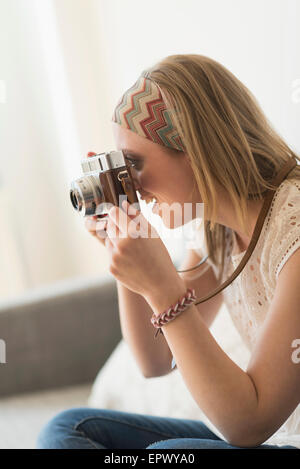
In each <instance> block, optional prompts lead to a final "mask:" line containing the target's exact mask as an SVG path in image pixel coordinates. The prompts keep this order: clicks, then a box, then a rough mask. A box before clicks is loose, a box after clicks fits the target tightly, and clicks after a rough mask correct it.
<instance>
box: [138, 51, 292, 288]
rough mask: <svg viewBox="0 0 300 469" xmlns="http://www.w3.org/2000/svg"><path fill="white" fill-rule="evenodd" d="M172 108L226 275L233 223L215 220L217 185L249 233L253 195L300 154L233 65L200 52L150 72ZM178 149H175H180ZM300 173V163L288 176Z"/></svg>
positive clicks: (212, 251)
mask: <svg viewBox="0 0 300 469" xmlns="http://www.w3.org/2000/svg"><path fill="white" fill-rule="evenodd" d="M147 72H148V74H147V76H148V77H149V78H150V79H151V80H153V81H154V82H155V83H156V84H157V85H158V87H159V88H160V90H161V92H162V95H163V97H164V99H165V101H166V103H167V105H168V109H169V110H170V112H172V115H173V118H174V121H175V123H176V125H177V128H178V131H179V134H180V136H181V138H182V141H183V143H184V145H185V148H186V152H187V154H188V155H189V157H190V160H191V168H192V170H193V173H194V176H195V181H196V185H197V187H198V190H199V193H200V194H201V198H202V201H203V203H204V207H205V214H206V215H205V218H206V220H205V221H204V224H205V237H206V245H207V249H208V254H209V256H210V258H211V260H212V262H213V263H214V264H215V265H217V266H218V267H219V279H220V278H221V277H222V275H223V269H224V256H225V253H224V251H225V232H226V227H225V226H224V225H221V224H219V223H217V222H216V211H217V206H218V205H217V204H218V197H217V190H216V184H215V182H218V183H219V184H220V185H221V186H222V187H224V188H225V189H226V191H227V193H228V195H229V197H230V199H231V201H232V203H233V207H234V210H235V214H236V217H237V219H238V221H239V223H240V224H241V226H242V227H243V229H244V230H245V231H247V228H246V217H247V211H246V208H247V200H249V199H255V200H258V199H259V200H262V199H263V193H264V192H265V191H266V190H268V189H275V186H273V185H272V184H271V183H270V181H271V180H272V178H273V177H274V176H275V175H276V173H277V172H278V170H279V169H280V168H281V167H282V166H283V165H284V163H285V162H286V161H287V160H288V158H290V157H291V156H294V157H295V158H296V159H297V160H298V161H300V158H299V156H298V155H296V154H295V153H294V151H292V149H291V148H290V147H289V146H288V145H287V144H286V143H285V142H284V140H283V139H282V138H281V137H280V136H279V134H278V133H277V132H276V131H275V130H274V129H273V127H272V126H271V124H270V123H269V121H268V120H267V118H266V116H265V115H264V113H263V111H262V110H261V108H260V105H259V104H258V102H257V100H256V98H255V97H254V96H253V95H252V93H251V92H250V91H249V90H248V88H247V87H246V86H245V85H243V83H241V82H240V81H239V80H238V79H237V78H236V77H235V76H234V75H233V74H232V73H231V72H230V71H229V70H227V69H226V68H225V67H224V66H223V65H221V64H220V63H218V62H216V61H215V60H212V59H211V58H209V57H206V56H203V55H198V54H180V55H170V56H168V57H166V58H164V59H163V60H161V61H159V62H158V63H157V64H155V65H154V66H152V67H151V68H148V69H147ZM174 151H176V150H174ZM292 177H293V178H294V177H297V178H300V166H299V165H297V167H296V168H294V169H293V170H292V171H291V172H290V173H289V175H288V178H292Z"/></svg>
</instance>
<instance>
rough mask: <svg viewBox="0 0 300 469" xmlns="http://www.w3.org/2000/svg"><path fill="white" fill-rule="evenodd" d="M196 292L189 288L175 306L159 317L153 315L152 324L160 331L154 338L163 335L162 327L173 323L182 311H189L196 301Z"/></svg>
mask: <svg viewBox="0 0 300 469" xmlns="http://www.w3.org/2000/svg"><path fill="white" fill-rule="evenodd" d="M196 299H197V298H196V296H195V290H194V289H191V288H188V289H187V291H186V293H185V294H184V296H183V297H182V298H180V299H179V300H178V301H177V303H176V304H175V305H174V306H171V307H170V308H168V309H167V310H165V311H163V312H162V313H161V314H159V315H158V316H155V314H153V316H152V318H151V322H152V324H153V326H154V327H156V328H157V329H158V330H157V331H156V333H155V335H154V337H155V338H156V336H157V334H158V333H161V334H162V330H161V326H164V325H165V324H167V323H168V322H170V321H173V319H175V318H176V317H177V316H178V315H179V314H180V313H182V311H184V310H185V309H187V308H188V307H189V306H190V305H191V304H192V303H194V302H195V301H196Z"/></svg>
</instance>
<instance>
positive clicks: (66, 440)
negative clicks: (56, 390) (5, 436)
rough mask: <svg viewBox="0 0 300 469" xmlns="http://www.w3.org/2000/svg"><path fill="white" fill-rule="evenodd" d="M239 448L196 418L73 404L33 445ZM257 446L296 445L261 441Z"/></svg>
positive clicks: (75, 447)
mask: <svg viewBox="0 0 300 469" xmlns="http://www.w3.org/2000/svg"><path fill="white" fill-rule="evenodd" d="M145 448H146V449H188V448H189V449H202V448H203V449H206V448H213V449H218V448H220V449H234V448H236V449H240V447H238V446H232V445H230V444H228V443H227V442H226V441H224V440H222V439H220V438H219V437H218V436H217V435H215V434H214V433H213V432H212V431H211V430H209V428H208V427H207V426H206V425H205V424H204V423H203V422H201V421H199V420H187V419H177V418H170V417H156V416H152V415H142V414H135V413H129V412H121V411H118V410H110V409H96V408H91V407H74V408H70V409H67V410H64V411H62V412H59V413H58V414H56V415H55V416H54V417H53V418H52V419H51V420H49V421H48V422H47V423H46V424H45V425H44V426H43V427H42V429H41V430H40V432H39V434H38V438H37V442H36V449H145ZM255 448H256V449H278V448H290V449H298V448H295V447H294V446H289V445H288V446H281V447H279V446H273V445H265V444H263V445H260V446H257V447H255Z"/></svg>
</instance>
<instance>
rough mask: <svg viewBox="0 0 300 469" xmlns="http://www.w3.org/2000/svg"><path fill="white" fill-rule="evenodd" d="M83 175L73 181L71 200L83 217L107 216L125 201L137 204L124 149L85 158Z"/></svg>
mask: <svg viewBox="0 0 300 469" xmlns="http://www.w3.org/2000/svg"><path fill="white" fill-rule="evenodd" d="M81 167H82V171H83V176H82V177H81V178H79V179H76V180H74V181H72V182H71V188H70V199H71V203H72V205H73V207H74V209H75V210H77V211H78V212H79V213H80V214H81V215H82V216H83V217H87V216H95V215H97V216H98V217H99V218H101V217H104V216H106V215H107V213H108V211H109V209H110V208H111V207H112V205H116V206H118V207H121V203H122V201H123V200H128V202H129V204H133V203H134V204H137V205H135V207H136V208H137V209H139V200H138V197H137V194H136V190H135V186H134V182H133V178H132V174H131V171H130V165H129V164H127V163H126V160H125V157H124V154H123V152H122V151H110V152H105V153H99V154H97V155H95V156H92V157H89V158H85V159H83V160H81Z"/></svg>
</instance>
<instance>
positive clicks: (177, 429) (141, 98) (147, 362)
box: [37, 54, 300, 449]
mask: <svg viewBox="0 0 300 469" xmlns="http://www.w3.org/2000/svg"><path fill="white" fill-rule="evenodd" d="M113 132H114V137H115V141H116V145H117V148H118V149H119V150H122V151H123V152H124V154H125V155H126V158H127V159H128V163H129V164H131V169H132V175H133V177H134V180H135V183H136V188H137V190H138V191H139V192H140V194H141V196H142V197H143V198H144V199H145V200H146V201H148V200H151V199H152V198H155V199H156V200H157V204H156V205H155V208H154V211H155V213H158V214H159V215H160V216H161V217H162V220H163V222H164V223H165V225H167V226H168V227H169V228H171V229H172V228H174V227H176V226H179V225H180V224H183V221H182V219H181V218H180V214H181V213H180V212H181V209H183V208H185V204H188V206H189V208H190V210H189V211H185V213H184V216H185V218H184V223H187V222H188V221H190V220H192V219H193V218H195V217H196V216H197V204H204V214H205V216H204V223H205V244H206V249H207V252H208V254H209V262H210V264H208V265H209V268H208V269H207V265H206V267H205V266H201V267H200V268H199V271H200V273H202V275H197V276H192V275H190V274H187V273H181V274H180V273H178V272H177V271H176V269H175V267H174V265H173V263H172V261H171V259H170V256H169V254H168V251H167V250H166V248H165V246H164V244H163V242H162V241H161V239H160V238H159V237H158V236H156V235H157V233H156V232H155V230H152V232H151V236H148V237H146V236H139V237H137V236H135V234H136V232H138V231H139V230H140V231H142V232H143V233H146V234H147V235H148V234H149V229H150V231H151V228H153V227H151V226H150V225H149V224H148V223H147V221H146V219H145V218H144V217H143V216H142V214H141V213H140V212H139V211H138V210H134V208H135V207H133V206H129V205H128V204H124V205H122V207H113V208H112V209H111V210H110V211H109V217H108V221H103V220H102V221H100V222H98V223H97V222H96V220H95V219H92V220H89V221H88V222H86V226H87V228H88V230H89V231H90V232H91V233H92V234H93V235H94V236H98V238H99V240H100V241H101V243H102V244H103V245H105V246H106V248H107V249H108V251H109V254H110V272H111V273H112V274H113V275H114V277H115V278H116V280H117V287H118V295H119V309H120V320H121V327H122V333H123V337H124V339H125V340H126V341H127V343H128V344H129V345H130V347H131V350H132V352H133V354H134V356H135V358H136V360H137V362H138V364H139V367H140V369H141V372H142V373H143V375H144V376H146V377H153V376H162V375H164V374H167V373H169V372H170V371H171V370H172V368H171V360H172V357H174V358H175V361H176V365H177V367H178V369H179V371H180V373H181V375H182V378H183V379H184V381H185V384H186V386H187V387H188V389H189V391H190V393H191V394H192V396H193V398H194V399H195V401H196V402H197V404H198V405H199V407H200V408H201V410H202V411H203V412H204V413H205V414H206V416H207V417H208V418H209V420H210V421H211V422H212V423H213V424H214V425H215V427H216V428H217V429H218V430H219V431H220V434H221V435H223V437H224V438H223V439H222V438H220V437H219V436H217V435H216V434H214V433H213V432H212V431H211V430H210V429H208V428H207V427H206V426H205V425H204V423H203V422H201V421H198V420H186V419H174V418H166V417H154V416H149V415H139V414H133V413H126V412H119V411H117V410H109V409H94V408H88V407H83V408H72V409H67V410H65V411H63V412H60V413H59V414H57V415H56V416H54V417H53V419H51V420H50V421H49V422H48V423H47V424H46V425H45V427H44V428H43V429H42V430H41V432H40V434H39V437H38V441H37V447H38V448H91V449H92V448H99V449H100V448H102V449H103V448H109V449H112V448H114V449H116V448H121V449H125V448H147V449H167V448H172V449H184V448H193V449H196V448H220V449H221V448H228V449H230V448H259V449H269V448H280V447H284V448H300V418H299V416H300V406H299V405H298V404H299V401H300V391H299V390H300V364H299V361H300V360H298V358H299V357H300V350H299V344H300V296H299V274H300V249H298V248H299V247H300V168H299V166H296V167H295V168H294V169H293V170H292V171H291V172H290V173H289V174H288V177H287V178H286V179H285V180H284V181H283V182H282V183H281V184H280V186H279V187H278V188H277V189H276V192H275V195H274V198H273V201H272V205H271V207H270V209H269V212H268V215H267V217H266V219H265V222H264V226H263V229H262V231H261V234H260V237H259V240H258V243H257V245H256V247H255V250H254V252H253V253H252V256H251V258H250V259H249V261H248V264H247V265H246V267H245V268H244V270H243V271H242V273H241V274H240V276H239V277H238V278H237V280H236V281H235V282H233V283H232V284H231V285H230V286H229V287H227V288H226V289H225V290H224V292H221V293H219V294H218V295H216V296H215V297H213V298H212V299H210V300H209V301H207V302H204V303H201V304H199V305H198V306H196V305H195V304H193V302H192V303H191V304H189V305H188V306H185V308H186V311H185V312H183V313H182V312H181V313H180V314H178V315H177V316H176V317H175V318H173V320H172V321H169V322H167V323H166V324H164V325H163V326H162V327H161V331H162V333H161V334H159V335H158V336H157V338H156V339H154V334H153V332H155V328H156V329H157V324H156V326H155V328H154V327H153V325H155V320H158V319H157V318H158V317H159V315H160V314H161V313H162V312H163V311H165V310H166V309H168V308H169V307H170V305H174V304H175V302H178V301H180V299H181V298H184V295H185V294H186V292H187V288H190V289H191V290H193V289H194V292H195V294H196V297H197V298H201V297H202V296H204V294H207V293H208V292H209V291H211V290H213V289H214V288H216V287H217V285H218V284H219V282H220V281H222V280H224V279H226V278H228V276H229V275H230V274H231V273H232V271H233V270H234V268H235V267H236V266H237V265H238V263H239V261H240V260H241V258H242V257H243V254H244V252H245V251H246V249H247V247H248V245H249V243H250V240H251V237H252V234H253V231H254V227H255V224H256V221H257V218H258V215H259V212H260V210H261V207H262V205H263V200H264V193H265V192H266V190H268V189H275V187H274V186H273V185H272V184H271V181H272V179H273V178H274V176H275V175H276V174H277V173H278V171H279V170H280V168H281V167H282V166H283V165H284V164H285V163H286V162H287V161H288V159H289V158H291V157H294V158H296V159H298V157H297V156H296V155H295V153H294V152H293V151H292V150H291V149H290V148H289V146H288V145H287V144H286V143H285V142H284V141H283V140H282V139H281V138H280V136H279V135H278V134H277V133H276V132H275V131H274V130H273V128H272V127H271V125H270V124H269V123H268V121H267V120H266V118H265V116H264V114H263V112H262V111H261V110H260V108H259V105H258V104H257V102H256V101H255V98H254V97H253V96H252V95H251V93H250V92H249V90H248V89H247V88H246V87H245V86H244V85H243V84H242V83H241V82H240V81H239V80H238V79H237V78H236V77H235V76H234V75H233V74H232V73H230V72H229V71H228V70H227V69H226V68H225V67H223V66H222V65H221V64H219V63H217V62H216V61H214V60H212V59H210V58H208V57H204V56H201V55H188V54H187V55H173V56H169V57H167V58H165V59H164V60H162V61H161V62H159V63H158V64H156V65H155V66H153V67H152V68H150V69H149V70H147V71H145V72H143V73H142V74H141V76H140V77H139V79H138V80H137V82H136V83H135V84H134V85H133V86H132V87H131V88H130V89H129V90H127V91H126V92H125V93H124V95H123V96H122V98H121V100H120V101H119V103H118V104H117V106H116V109H115V111H114V114H113ZM91 154H94V153H90V154H89V155H91ZM170 206H172V207H173V206H175V209H174V210H173V211H171V212H172V213H171V216H170V211H169V210H167V209H168V208H169V207H170ZM186 212H187V213H186ZM88 223H89V224H88ZM153 234H154V235H153ZM199 256H200V257H199ZM200 258H201V252H199V251H197V250H195V249H191V250H190V253H189V255H188V257H187V258H186V259H185V261H184V263H183V265H182V266H181V269H188V268H189V267H192V266H194V265H195V264H196V263H197V262H199V260H200ZM210 267H211V268H210ZM223 301H225V302H226V304H227V307H228V310H229V313H230V315H231V317H232V320H233V322H234V324H235V326H236V328H237V329H238V331H239V333H240V334H241V337H242V339H243V340H244V342H245V344H246V346H247V347H248V348H249V350H250V351H251V359H250V362H249V364H248V367H247V370H246V371H243V370H242V369H241V368H240V367H238V366H237V365H236V364H235V363H234V362H233V361H232V360H231V359H230V358H229V357H228V356H227V355H226V353H225V352H224V351H223V350H222V349H221V348H220V347H219V345H218V344H217V342H216V341H215V340H214V338H213V336H212V334H211V333H210V331H209V327H210V325H211V324H212V322H213V320H214V318H215V316H216V314H217V313H218V311H219V309H220V306H221V304H222V302H223ZM184 304H185V303H184ZM199 313H200V314H199ZM151 317H152V318H151ZM150 318H151V319H153V318H154V321H150ZM297 347H298V349H297ZM297 406H298V407H297ZM280 427H281V428H280ZM279 429H280V430H279Z"/></svg>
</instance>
